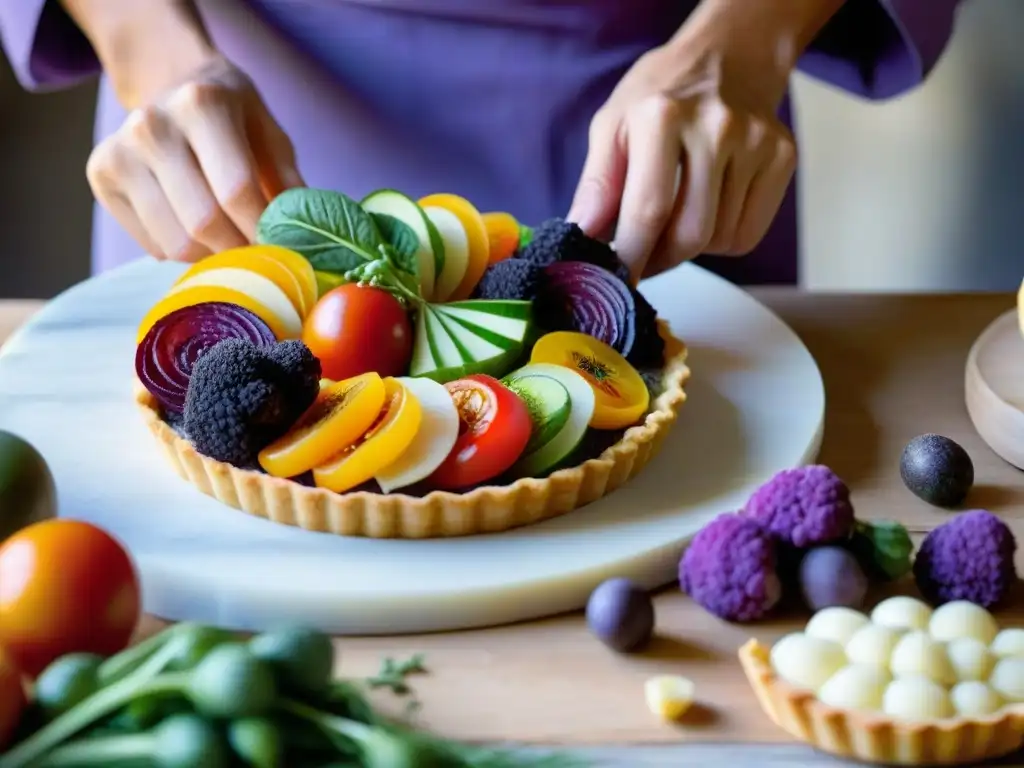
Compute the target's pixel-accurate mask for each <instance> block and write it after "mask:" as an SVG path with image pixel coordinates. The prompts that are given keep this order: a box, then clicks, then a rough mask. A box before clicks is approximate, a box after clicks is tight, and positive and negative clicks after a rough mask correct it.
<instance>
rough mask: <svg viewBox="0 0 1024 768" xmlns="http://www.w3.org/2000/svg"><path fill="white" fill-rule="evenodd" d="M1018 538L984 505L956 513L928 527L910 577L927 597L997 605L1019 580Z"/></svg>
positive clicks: (934, 600) (938, 601) (935, 600)
mask: <svg viewBox="0 0 1024 768" xmlns="http://www.w3.org/2000/svg"><path fill="white" fill-rule="evenodd" d="M1016 551H1017V541H1016V539H1014V537H1013V532H1012V531H1011V530H1010V528H1009V526H1007V525H1006V523H1004V522H1003V521H1002V520H1000V519H999V518H998V517H996V516H995V515H993V514H992V513H991V512H986V511H985V510H983V509H974V510H971V511H969V512H964V513H963V514H960V515H957V516H956V517H954V518H953V519H951V520H949V521H948V522H946V523H943V524H942V525H940V526H939V527H938V528H935V529H933V530H932V532H931V533H929V534H928V535H927V536H925V539H924V541H923V542H921V547H920V549H918V551H917V557H916V558H914V580H915V581H916V582H917V588H918V589H919V590H920V591H921V594H922V595H923V596H924V598H925V599H926V600H928V601H929V602H930V603H932V604H933V605H941V604H942V603H948V602H951V601H953V600H969V601H970V602H972V603H975V604H976V605H980V606H981V607H982V608H992V607H994V606H995V605H997V604H998V603H1000V602H1001V601H1002V600H1003V598H1004V597H1006V595H1007V593H1008V592H1009V591H1010V588H1011V587H1012V586H1013V585H1014V583H1015V582H1016V581H1017V570H1016V567H1015V566H1014V562H1013V561H1014V554H1015V553H1016Z"/></svg>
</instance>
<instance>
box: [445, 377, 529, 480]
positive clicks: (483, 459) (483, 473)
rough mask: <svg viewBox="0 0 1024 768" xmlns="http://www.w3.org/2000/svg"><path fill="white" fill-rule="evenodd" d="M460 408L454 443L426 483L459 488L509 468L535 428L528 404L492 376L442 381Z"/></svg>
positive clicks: (489, 478)
mask: <svg viewBox="0 0 1024 768" xmlns="http://www.w3.org/2000/svg"><path fill="white" fill-rule="evenodd" d="M444 386H445V388H446V389H447V390H448V392H449V394H450V395H451V396H452V400H453V401H454V402H455V407H456V408H457V409H458V411H459V437H458V439H457V440H456V441H455V447H454V448H452V450H451V453H449V454H448V457H447V458H446V459H445V460H444V461H443V462H442V463H441V466H440V467H438V468H437V469H436V470H434V474H432V475H431V476H430V478H429V479H428V480H427V482H428V483H429V484H430V485H432V486H434V487H435V488H442V489H447V490H457V489H460V488H468V487H469V486H471V485H477V484H478V483H483V482H485V481H487V480H491V479H492V478H495V477H497V476H498V475H500V474H501V473H503V472H505V471H506V470H508V469H509V468H510V467H511V466H512V465H513V464H515V462H516V459H518V458H519V455H520V454H521V453H522V452H523V449H524V448H526V443H527V442H528V441H529V439H530V433H531V431H532V430H533V423H532V421H531V420H530V412H529V411H528V410H527V408H526V404H525V403H524V402H523V401H522V400H521V399H519V396H518V395H516V393H515V392H513V391H512V390H511V389H509V388H508V387H506V386H505V385H504V384H502V383H501V382H500V381H498V380H497V379H495V378H493V377H492V376H486V375H484V374H482V373H481V374H474V375H472V376H466V377H465V378H462V379H456V380H455V381H450V382H448V383H447V384H445V385H444Z"/></svg>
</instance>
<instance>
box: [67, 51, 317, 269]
mask: <svg viewBox="0 0 1024 768" xmlns="http://www.w3.org/2000/svg"><path fill="white" fill-rule="evenodd" d="M86 176H87V177H88V179H89V184H90V186H91V187H92V190H93V193H94V194H95V195H96V198H97V200H99V202H100V203H101V204H102V205H103V206H104V207H106V208H107V210H109V211H110V212H111V213H112V214H113V216H114V217H115V218H116V219H117V220H118V221H119V222H120V224H121V225H122V226H123V227H124V228H125V229H126V230H127V231H128V232H129V233H131V235H132V236H133V237H134V238H135V239H136V240H138V242H139V243H140V244H141V245H142V246H143V247H144V248H145V249H146V250H147V251H148V252H149V253H150V254H152V255H153V256H155V257H157V258H160V259H175V260H179V261H196V260H198V259H200V258H202V257H204V256H207V255H209V254H210V253H215V252H217V251H221V250H226V249H228V248H233V247H237V246H242V245H247V244H249V243H251V242H253V240H254V239H255V234H256V222H257V220H258V219H259V217H260V214H261V213H263V210H264V209H265V208H266V207H267V204H268V203H269V202H270V200H271V199H273V197H274V196H276V195H277V194H278V193H280V192H281V191H283V190H284V189H287V188H289V187H294V186H301V185H302V184H303V181H302V177H301V176H300V175H299V172H298V170H297V168H296V164H295V152H294V149H293V147H292V143H291V141H290V140H289V139H288V137H287V136H286V135H285V134H284V131H282V130H281V127H280V126H279V125H278V124H277V122H276V121H275V120H274V118H273V117H272V116H271V115H270V113H269V112H268V111H267V108H266V106H264V104H263V101H262V100H261V98H260V96H259V94H258V93H257V92H256V89H255V88H254V87H253V84H252V82H251V81H250V80H249V78H248V77H247V76H246V75H245V74H244V73H242V72H241V71H239V70H238V69H237V68H236V67H235V66H234V65H232V64H231V63H230V62H228V61H227V60H226V59H224V58H221V57H220V56H215V57H212V58H211V59H210V60H209V61H207V62H205V63H204V64H203V66H201V67H200V68H199V69H197V70H195V71H194V72H193V73H192V74H191V75H189V76H188V77H186V78H184V79H183V80H182V81H181V82H180V83H179V84H177V85H175V86H173V87H171V88H170V89H168V90H164V91H162V92H161V93H160V94H158V95H157V96H156V97H155V98H153V99H152V100H151V101H149V103H147V104H146V105H145V106H141V107H139V108H137V109H134V110H133V111H132V112H131V113H129V115H128V118H127V119H126V120H125V122H124V124H123V125H122V126H121V127H120V128H119V129H118V130H117V131H115V132H114V133H113V134H112V135H111V136H109V137H108V138H106V139H105V140H104V141H103V142H101V143H100V144H99V145H97V147H96V148H95V149H94V150H93V153H92V155H91V156H90V158H89V161H88V164H87V166H86Z"/></svg>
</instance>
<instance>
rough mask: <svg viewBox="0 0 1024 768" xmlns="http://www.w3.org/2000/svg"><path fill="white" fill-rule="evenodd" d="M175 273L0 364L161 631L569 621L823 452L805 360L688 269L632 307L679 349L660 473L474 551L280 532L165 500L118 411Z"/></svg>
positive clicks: (62, 323) (144, 280)
mask: <svg viewBox="0 0 1024 768" xmlns="http://www.w3.org/2000/svg"><path fill="white" fill-rule="evenodd" d="M181 269H182V267H180V266H179V265H174V264H156V263H154V262H152V261H150V260H148V259H146V260H143V261H139V262H137V263H134V264H131V265H129V266H127V267H123V268H121V269H118V270H115V271H113V272H110V273H108V274H105V275H103V276H101V277H98V278H94V279H91V280H88V281H86V282H85V283H83V284H81V285H78V286H76V287H75V288H73V289H71V290H69V291H67V292H66V293H64V294H62V295H61V296H59V297H58V298H57V299H55V300H54V301H53V302H51V303H50V304H49V305H48V306H47V307H45V308H44V309H43V310H42V311H41V312H39V313H38V314H37V315H36V316H35V317H34V318H33V319H32V320H31V321H30V322H29V323H28V324H27V325H26V326H25V327H24V328H23V329H22V330H21V331H20V332H18V333H17V334H15V336H14V337H12V338H11V340H10V342H9V343H8V344H7V345H5V346H4V348H3V349H2V351H0V429H6V430H9V431H12V432H15V433H18V434H21V435H23V436H24V437H26V438H27V439H28V440H30V441H31V442H32V443H34V444H35V445H36V446H37V447H38V448H39V450H40V451H41V452H42V453H43V455H44V456H45V457H46V459H47V460H48V462H49V463H50V466H51V468H52V470H53V472H54V474H55V476H56V480H57V489H58V497H59V501H60V506H61V514H62V515H64V516H67V517H74V518H80V519H85V520H89V521H92V522H94V523H96V524H98V525H101V526H103V527H104V528H106V529H108V530H109V531H111V532H113V533H114V534H115V535H117V536H119V537H120V538H121V539H122V540H123V541H124V542H125V543H126V544H127V546H128V547H129V549H130V551H131V553H132V555H133V556H134V557H135V559H136V561H137V563H138V566H139V570H140V572H141V575H142V580H143V593H144V601H145V607H146V609H147V610H148V611H149V612H151V613H154V614H156V615H158V616H163V617H166V618H170V619H193V620H198V621H205V622H211V623H216V624H219V625H222V626H228V627H235V628H239V629H252V630H258V629H260V628H262V627H266V626H268V625H274V624H278V623H282V622H302V623H306V624H311V625H315V626H318V627H320V628H322V629H324V630H328V631H332V632H335V633H339V634H380V633H410V632H422V631H434V630H448V629H461V628H468V627H475V626H488V625H494V624H501V623H507V622H513V621H519V620H523V619H529V618H537V617H541V616H547V615H551V614H555V613H560V612H563V611H568V610H575V609H578V608H581V607H582V606H583V605H584V604H585V603H586V599H587V596H588V595H589V593H590V591H591V590H592V589H593V588H594V587H595V586H596V585H597V584H598V583H600V582H601V581H602V580H604V579H605V578H608V577H611V576H616V575H624V576H630V577H632V578H634V579H636V580H637V581H639V582H641V583H643V584H644V585H646V586H649V587H652V588H653V587H657V586H662V585H665V584H668V583H669V582H672V581H674V580H675V579H676V569H677V563H678V559H679V555H680V553H681V551H682V548H683V546H684V544H685V542H686V541H687V540H688V539H689V538H690V537H692V536H693V534H694V533H696V532H697V531H698V530H699V528H700V527H701V526H702V525H703V524H704V523H705V522H707V521H708V520H710V519H711V518H713V517H714V516H715V515H717V514H719V513H720V512H725V511H730V510H733V509H736V508H737V507H738V506H740V505H741V504H742V503H743V501H744V500H745V499H746V498H747V496H748V495H749V494H750V493H751V492H752V491H753V490H754V488H755V487H756V486H757V485H759V484H760V483H762V482H763V481H765V480H767V479H768V478H769V477H770V476H771V475H772V474H774V473H775V472H776V471H778V470H781V469H785V468H788V467H792V466H796V465H799V464H802V463H806V462H808V461H811V460H812V459H813V458H814V456H815V455H816V454H817V451H818V448H819V446H820V442H821V435H822V427H823V419H824V405H825V395H824V390H823V387H822V381H821V376H820V373H819V372H818V368H817V366H816V365H815V362H814V360H813V359H812V358H811V355H810V354H809V353H808V351H807V350H806V348H805V347H804V346H803V344H802V343H801V342H800V341H799V339H798V338H797V337H796V336H795V335H794V334H793V332H792V331H790V330H789V328H788V327H786V326H785V325H784V324H783V323H782V322H781V321H780V320H779V319H778V318H776V317H775V316H774V315H773V314H772V313H771V312H770V311H769V310H767V309H766V308H764V307H763V306H762V305H761V304H759V303H758V302H757V301H755V300H754V299H753V298H751V297H750V296H749V295H748V294H747V293H745V292H743V291H741V290H740V289H738V288H736V287H734V286H732V285H730V284H729V283H727V282H725V281H724V280H721V279H719V278H717V277H715V276H714V275H711V274H710V273H708V272H706V271H704V270H701V269H699V268H698V267H695V266H692V265H687V266H686V267H683V268H682V269H679V270H677V271H675V272H673V273H671V274H667V275H664V276H662V277H659V278H656V279H654V280H651V281H649V282H646V283H645V284H644V288H643V290H644V293H645V294H646V295H647V296H648V298H649V299H650V300H651V301H652V302H653V304H654V305H655V307H657V309H658V312H659V314H661V315H662V316H663V317H665V318H666V319H667V320H668V321H669V322H670V323H671V325H672V328H673V331H674V332H675V333H676V334H677V335H679V336H680V337H682V338H683V339H685V340H686V342H687V343H688V345H689V347H690V350H691V357H690V364H691V367H692V369H693V378H692V380H691V382H690V384H689V386H688V392H689V401H688V402H687V403H686V405H685V406H684V407H683V410H682V412H681V415H680V420H679V422H678V423H677V425H676V427H675V428H674V430H673V432H672V434H671V435H670V436H669V437H668V439H667V441H666V443H665V445H664V448H663V450H662V453H661V454H660V455H659V456H658V457H657V459H656V460H655V461H654V462H653V463H652V464H650V465H649V466H648V467H647V469H646V470H645V471H644V473H643V474H642V475H641V476H640V477H639V478H637V479H636V480H634V482H632V483H631V484H629V485H628V486H626V487H625V488H622V489H620V490H619V491H617V492H616V493H614V494H612V495H611V496H609V497H607V498H605V499H602V500H600V501H598V502H596V503H594V504H592V505H590V506H589V507H586V508H585V509H582V510H578V511H576V512H574V513H571V514H569V515H565V516H564V517H561V518H559V519H556V520H552V521H549V522H546V523H541V524H539V525H534V526H531V527H526V528H522V529H519V530H516V531H512V532H508V533H502V534H496V535H491V536H476V537H468V538H461V539H449V540H432V541H381V540H368V539H354V538H340V537H335V536H331V535H327V534H316V533H308V532H305V531H301V530H298V529H292V528H289V527H284V526H279V525H276V524H274V523H270V522H266V521H264V520H261V519H256V518H252V517H249V516H247V515H245V514H243V513H240V512H238V511H236V510H234V509H230V508H228V507H225V506H223V505H221V504H220V503H219V502H217V501H215V500H213V499H211V498H208V497H207V496H204V495H203V494H201V493H199V491H197V490H195V489H194V488H192V487H191V486H190V485H188V484H187V483H186V482H185V481H183V480H181V479H180V478H179V477H178V476H177V474H175V472H174V471H173V470H172V469H171V467H170V466H169V465H168V464H167V463H166V462H165V459H164V457H163V455H162V454H161V452H160V451H159V450H158V448H157V446H156V444H155V443H154V442H153V438H152V437H151V436H150V434H149V432H148V431H147V430H146V429H145V427H144V426H143V424H142V422H141V419H140V417H139V415H138V413H137V411H136V408H135V405H134V404H133V402H132V398H131V388H132V377H133V371H132V367H133V361H134V339H135V328H136V325H137V323H138V321H139V319H140V318H141V317H142V315H143V314H144V312H145V310H146V309H147V308H148V307H149V306H151V305H152V304H153V303H154V302H155V301H156V300H157V299H158V298H159V297H160V295H161V294H162V293H163V292H164V291H165V290H166V289H167V287H168V286H169V285H170V284H171V282H172V281H173V279H174V278H175V276H176V275H178V274H179V273H180V271H181Z"/></svg>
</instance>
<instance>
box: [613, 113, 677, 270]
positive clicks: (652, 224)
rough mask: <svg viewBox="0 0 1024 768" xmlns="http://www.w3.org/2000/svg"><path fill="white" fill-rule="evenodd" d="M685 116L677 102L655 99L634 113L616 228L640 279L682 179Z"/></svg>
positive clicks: (621, 250) (622, 254)
mask: <svg viewBox="0 0 1024 768" xmlns="http://www.w3.org/2000/svg"><path fill="white" fill-rule="evenodd" d="M678 120H679V116H678V114H677V109H676V107H675V104H674V102H672V101H669V100H662V99H658V100H652V101H650V102H649V103H647V104H645V105H644V107H643V108H642V109H640V110H637V111H636V112H634V113H633V115H632V116H631V117H630V119H629V121H628V123H627V127H626V136H627V147H628V151H629V163H628V166H627V169H626V180H625V185H624V188H623V193H622V203H621V206H620V211H619V225H618V228H617V229H616V231H615V249H616V251H617V252H618V254H619V258H620V259H622V261H623V263H624V264H625V265H626V266H627V267H629V271H630V273H631V274H632V276H633V279H634V281H636V280H639V279H640V276H641V274H643V271H644V267H645V266H646V264H647V261H648V259H649V258H650V256H651V252H652V251H653V250H654V247H655V245H656V244H657V243H658V241H659V239H660V237H661V233H662V230H663V229H664V228H665V224H666V223H667V222H668V220H669V218H670V217H671V216H672V210H673V203H674V201H675V199H676V187H677V185H678V183H679V155H680V149H681V148H680V142H679V127H678Z"/></svg>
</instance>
